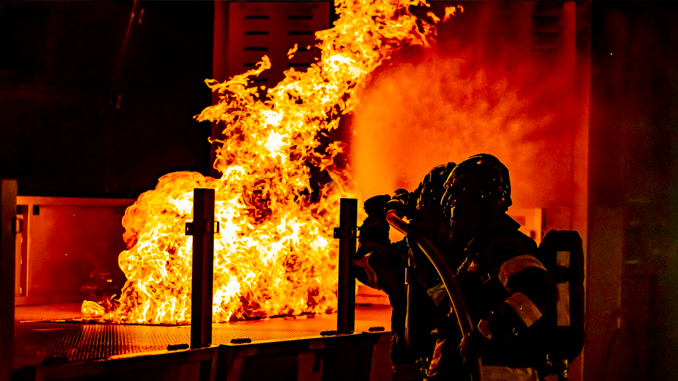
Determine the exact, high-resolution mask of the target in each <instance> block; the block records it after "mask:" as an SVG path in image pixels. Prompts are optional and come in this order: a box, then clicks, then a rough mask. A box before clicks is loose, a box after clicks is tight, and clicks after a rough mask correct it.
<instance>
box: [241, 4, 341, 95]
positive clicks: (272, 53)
mask: <svg viewBox="0 0 678 381" xmlns="http://www.w3.org/2000/svg"><path fill="white" fill-rule="evenodd" d="M329 12H330V8H329V3H328V2H298V3H296V2H268V3H258V2H252V3H250V2H232V3H230V4H229V28H228V34H229V35H228V76H229V77H231V76H233V75H236V74H240V73H243V72H245V71H247V70H249V69H251V68H253V67H254V66H255V65H256V63H257V62H259V60H260V59H261V57H262V56H264V55H267V56H268V57H269V58H270V59H271V64H272V68H271V69H270V70H268V71H266V72H264V73H262V75H261V76H260V77H259V78H255V79H254V82H255V83H256V84H258V85H263V86H266V87H271V86H275V85H276V84H277V83H278V82H279V81H280V80H282V79H283V78H284V75H283V71H284V70H287V69H289V68H290V67H293V68H295V69H297V70H301V71H303V70H305V68H307V67H308V66H310V65H311V64H312V63H313V62H315V59H316V57H317V56H318V53H319V52H318V51H317V49H314V48H311V49H309V47H312V46H313V45H314V43H315V37H314V33H315V32H316V31H318V30H323V29H327V28H329V26H330V15H329ZM294 44H297V45H298V46H299V48H298V50H297V53H296V54H295V56H294V58H292V59H291V60H288V58H287V52H288V51H289V49H290V48H292V47H293V46H294Z"/></svg>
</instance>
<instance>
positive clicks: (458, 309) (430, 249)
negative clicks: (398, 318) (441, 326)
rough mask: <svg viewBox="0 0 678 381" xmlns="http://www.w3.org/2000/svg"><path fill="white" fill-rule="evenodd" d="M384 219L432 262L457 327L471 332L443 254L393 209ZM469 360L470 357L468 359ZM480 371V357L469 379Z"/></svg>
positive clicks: (462, 300)
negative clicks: (450, 306) (447, 297)
mask: <svg viewBox="0 0 678 381" xmlns="http://www.w3.org/2000/svg"><path fill="white" fill-rule="evenodd" d="M386 221H388V223H389V225H391V226H392V227H393V228H394V229H396V230H397V231H399V232H401V233H403V234H405V235H407V239H408V242H414V243H415V244H416V245H417V246H418V247H419V248H420V249H421V251H422V252H423V253H424V254H425V255H426V257H427V258H428V260H429V261H430V262H431V264H433V267H435V269H436V271H437V272H438V275H439V276H440V279H441V280H442V282H443V286H444V287H445V291H447V295H448V296H449V297H450V302H451V303H452V309H453V310H454V314H455V316H456V317H457V323H458V324H459V329H460V330H461V334H462V336H466V335H467V334H469V333H471V331H472V330H473V323H472V322H471V317H470V316H469V314H468V309H467V308H466V302H464V297H463V295H462V294H461V290H460V289H459V284H458V283H457V279H456V278H455V277H454V273H453V272H452V270H450V267H449V266H448V265H447V262H445V259H443V256H442V255H441V254H440V252H439V251H438V249H437V248H436V247H435V245H433V243H432V242H431V241H430V240H429V239H428V238H427V237H426V236H425V235H423V234H416V233H415V234H413V232H412V231H411V229H409V231H408V227H409V224H408V223H407V222H405V221H403V220H402V219H401V218H400V217H398V215H397V214H396V212H395V211H394V210H389V211H388V212H387V213H386ZM408 315H409V300H408ZM469 360H470V359H469ZM481 371H482V363H481V361H480V358H478V359H475V361H474V362H473V363H472V364H471V379H472V380H473V381H480V379H481V376H480V374H481Z"/></svg>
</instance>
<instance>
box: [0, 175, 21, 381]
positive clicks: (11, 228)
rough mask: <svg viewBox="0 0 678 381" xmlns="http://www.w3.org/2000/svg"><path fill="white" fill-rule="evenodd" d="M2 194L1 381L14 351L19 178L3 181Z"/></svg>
mask: <svg viewBox="0 0 678 381" xmlns="http://www.w3.org/2000/svg"><path fill="white" fill-rule="evenodd" d="M0 193H1V195H0V197H1V203H0V381H8V380H9V379H10V375H11V373H12V368H13V364H12V359H13V352H14V271H15V256H16V252H15V236H14V234H15V232H16V226H15V224H16V193H17V183H16V180H0Z"/></svg>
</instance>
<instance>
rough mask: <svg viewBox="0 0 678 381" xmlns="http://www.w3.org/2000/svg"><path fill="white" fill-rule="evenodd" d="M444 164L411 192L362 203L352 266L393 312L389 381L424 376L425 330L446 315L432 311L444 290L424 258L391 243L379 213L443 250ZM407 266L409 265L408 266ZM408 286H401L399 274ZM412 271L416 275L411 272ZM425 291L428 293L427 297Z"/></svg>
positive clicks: (429, 343) (429, 345)
mask: <svg viewBox="0 0 678 381" xmlns="http://www.w3.org/2000/svg"><path fill="white" fill-rule="evenodd" d="M454 165H455V164H454V163H448V164H445V165H440V166H437V167H435V168H433V169H432V170H431V171H430V172H429V173H428V174H427V175H426V176H425V177H424V179H423V180H422V182H421V183H420V184H419V186H418V188H417V189H415V190H414V191H412V192H409V191H407V190H405V189H398V190H396V191H395V192H394V193H393V196H392V197H391V196H389V195H379V196H374V197H371V198H369V199H368V200H367V201H365V203H364V208H365V212H366V213H367V215H368V217H367V218H366V219H365V220H364V221H363V223H362V224H361V226H360V228H359V236H358V242H359V247H358V250H357V252H356V258H355V262H354V273H355V274H356V278H358V280H360V281H361V282H363V283H364V284H366V285H368V286H370V287H373V288H377V289H380V290H383V291H384V292H386V294H387V295H388V296H389V301H390V303H391V306H392V307H393V313H392V315H391V331H392V341H391V360H392V361H393V363H394V365H395V366H394V377H393V379H394V380H420V379H421V378H422V376H423V375H422V368H423V371H424V373H425V370H426V367H427V366H428V360H427V359H428V358H430V356H431V353H432V351H433V346H434V344H435V338H433V337H432V336H431V335H430V332H431V330H433V329H434V328H435V327H436V326H438V325H439V321H440V320H441V319H444V318H445V316H446V314H447V312H445V313H441V312H440V308H439V307H438V306H437V305H438V304H439V302H440V300H442V298H441V295H442V293H444V290H443V289H441V288H440V287H439V283H440V278H439V277H438V275H437V273H436V271H435V269H434V268H433V266H432V265H431V264H430V263H429V262H428V260H427V259H426V257H425V255H424V254H423V253H421V252H420V251H419V250H418V249H417V248H410V247H408V244H407V241H406V240H405V239H403V240H401V241H398V242H394V243H391V242H390V240H389V226H388V223H387V222H386V217H385V213H386V211H388V210H392V209H393V210H396V211H397V214H398V216H399V217H401V218H402V217H407V218H408V219H409V220H411V221H412V220H418V221H421V226H426V227H427V229H429V230H431V231H435V232H436V233H438V234H436V237H439V238H441V239H442V240H441V241H440V242H438V243H440V245H441V246H444V242H443V241H444V240H445V239H446V234H444V232H446V231H447V219H446V218H445V216H444V214H443V213H442V209H441V207H440V199H441V196H442V195H443V192H444V190H445V188H444V187H443V184H444V182H445V180H446V179H447V176H448V175H449V173H450V172H451V170H452V168H454ZM408 263H409V265H408ZM408 266H409V268H408V272H407V274H409V275H408V276H409V278H410V279H409V281H408V284H407V286H406V284H405V282H404V280H405V275H406V272H405V268H406V267H408ZM414 266H416V269H415V267H414ZM429 288H433V292H432V293H431V290H429Z"/></svg>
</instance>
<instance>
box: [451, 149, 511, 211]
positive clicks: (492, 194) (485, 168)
mask: <svg viewBox="0 0 678 381" xmlns="http://www.w3.org/2000/svg"><path fill="white" fill-rule="evenodd" d="M445 188H446V190H445V194H444V195H443V197H442V200H441V206H442V208H443V211H444V212H445V213H446V214H447V215H448V217H449V218H451V219H454V218H455V217H459V216H466V215H469V214H475V213H483V214H486V213H490V214H498V213H503V212H505V211H506V210H507V209H508V207H509V206H511V183H510V180H509V172H508V168H506V166H505V165H504V164H502V163H501V161H499V159H497V158H496V157H494V156H492V155H489V154H484V153H481V154H477V155H473V156H471V157H469V158H468V159H466V160H464V161H463V162H461V163H459V165H457V166H456V167H455V168H454V169H453V170H452V172H451V173H450V175H449V177H448V178H447V181H446V182H445Z"/></svg>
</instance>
